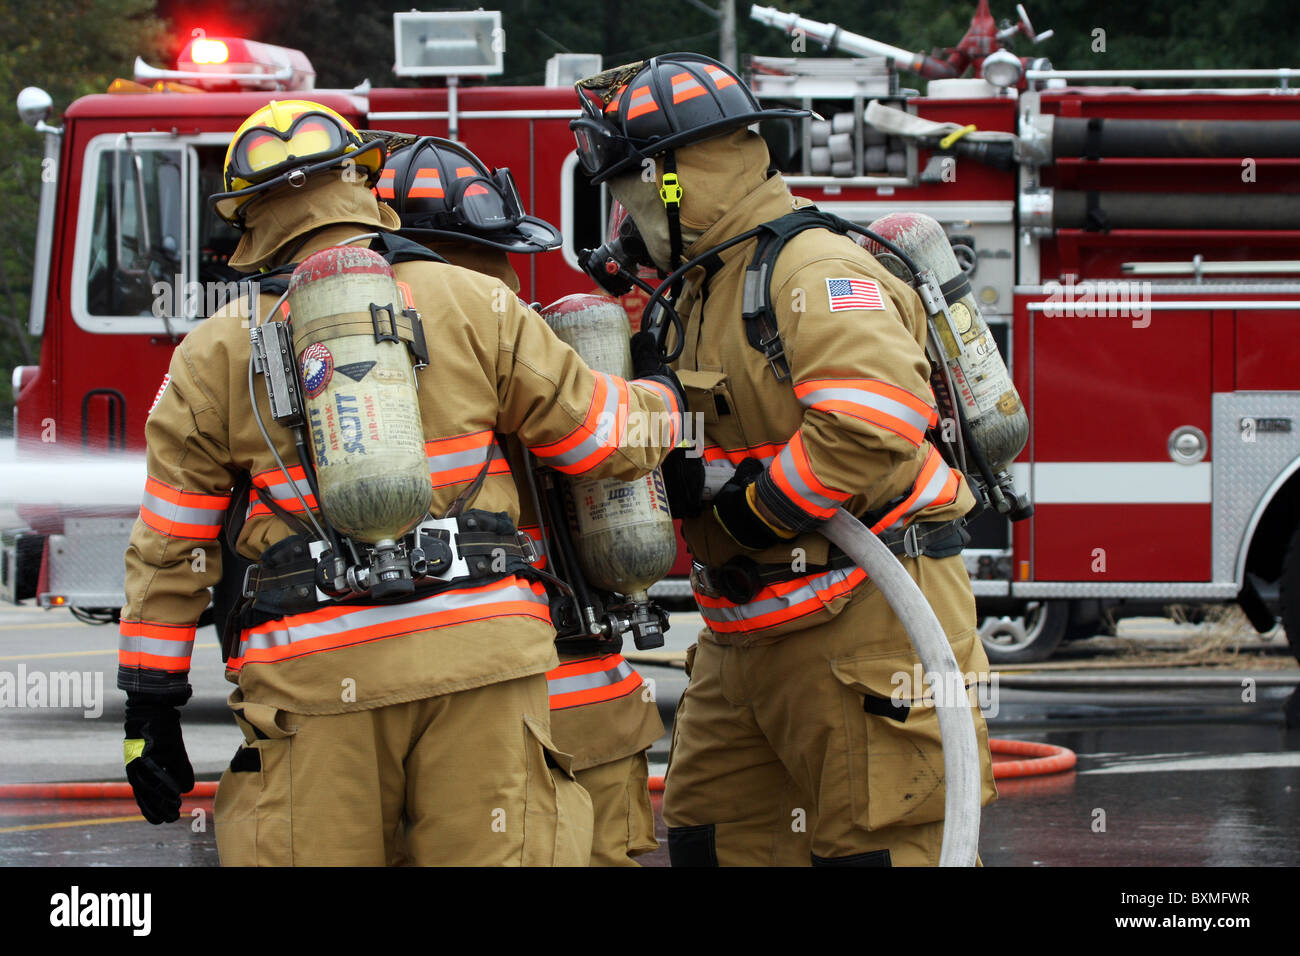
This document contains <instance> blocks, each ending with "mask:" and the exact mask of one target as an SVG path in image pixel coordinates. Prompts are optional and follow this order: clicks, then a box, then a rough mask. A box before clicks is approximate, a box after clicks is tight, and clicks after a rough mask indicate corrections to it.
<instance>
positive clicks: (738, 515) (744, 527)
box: [713, 458, 797, 551]
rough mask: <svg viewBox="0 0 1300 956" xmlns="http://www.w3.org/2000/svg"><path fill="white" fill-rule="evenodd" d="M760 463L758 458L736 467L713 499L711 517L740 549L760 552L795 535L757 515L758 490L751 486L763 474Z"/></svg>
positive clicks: (747, 459)
mask: <svg viewBox="0 0 1300 956" xmlns="http://www.w3.org/2000/svg"><path fill="white" fill-rule="evenodd" d="M763 471H764V468H763V463H762V462H761V461H759V460H758V459H757V458H746V459H745V460H744V461H742V462H741V463H740V464H739V465H738V466H737V467H736V473H735V474H734V475H732V476H731V479H730V480H729V481H728V482H727V483H726V484H725V485H723V486H722V488H721V489H720V490H719V491H718V493H717V494H716V495H714V496H713V517H715V518H716V519H717V520H718V524H720V525H722V530H723V531H725V532H727V534H729V535H731V538H732V540H734V541H735V542H736V543H737V544H738V545H740V546H741V547H742V548H747V549H749V550H750V551H762V550H763V549H764V548H770V547H771V546H772V545H774V544H779V543H780V542H782V541H789V540H791V539H792V538H794V537H795V536H796V534H797V532H795V531H787V530H785V529H783V528H779V527H777V526H776V525H774V524H772V522H771V521H769V520H768V519H766V518H764V517H763V515H762V513H761V512H760V511H759V505H758V499H757V498H756V497H755V492H756V491H757V490H758V489H757V487H756V486H755V484H754V482H755V481H757V480H758V476H759V475H761V474H763Z"/></svg>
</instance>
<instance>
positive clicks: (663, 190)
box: [659, 173, 682, 206]
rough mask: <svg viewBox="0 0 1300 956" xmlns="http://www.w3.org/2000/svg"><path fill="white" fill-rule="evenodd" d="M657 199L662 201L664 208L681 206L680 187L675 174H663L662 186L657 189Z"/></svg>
mask: <svg viewBox="0 0 1300 956" xmlns="http://www.w3.org/2000/svg"><path fill="white" fill-rule="evenodd" d="M659 198H660V199H662V200H663V203H664V205H665V206H680V205H681V204H682V187H681V183H679V182H678V181H677V174H676V173H664V184H663V185H662V186H660V187H659Z"/></svg>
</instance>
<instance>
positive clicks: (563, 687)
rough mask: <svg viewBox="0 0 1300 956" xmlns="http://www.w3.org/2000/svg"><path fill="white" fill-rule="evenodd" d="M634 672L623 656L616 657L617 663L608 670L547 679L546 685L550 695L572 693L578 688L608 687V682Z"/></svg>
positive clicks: (625, 677) (621, 678)
mask: <svg viewBox="0 0 1300 956" xmlns="http://www.w3.org/2000/svg"><path fill="white" fill-rule="evenodd" d="M633 673H635V672H634V671H633V670H632V665H631V664H629V663H628V662H627V661H626V660H624V659H623V658H621V657H620V658H619V659H618V664H616V665H615V666H613V667H611V668H610V669H609V670H604V671H592V672H591V673H590V674H575V675H574V676H573V677H560V678H558V679H556V680H548V681H547V682H546V686H547V688H548V689H549V691H550V695H551V696H552V697H554V696H556V695H557V694H572V693H573V692H574V691H579V690H595V689H596V688H597V687H608V686H609V685H610V684H617V683H618V682H619V681H621V680H626V679H627V678H629V677H631V676H632V674H633Z"/></svg>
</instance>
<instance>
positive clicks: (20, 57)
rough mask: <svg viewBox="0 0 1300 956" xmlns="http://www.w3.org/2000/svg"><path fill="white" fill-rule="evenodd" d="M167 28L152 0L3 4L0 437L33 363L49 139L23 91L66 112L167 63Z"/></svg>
mask: <svg viewBox="0 0 1300 956" xmlns="http://www.w3.org/2000/svg"><path fill="white" fill-rule="evenodd" d="M167 39H168V29H167V25H166V23H165V22H164V21H163V20H162V19H161V18H159V17H158V15H157V13H156V11H155V4H154V3H153V2H152V0H39V2H37V0H5V2H4V3H3V4H0V92H2V93H3V94H4V99H5V101H6V103H7V108H5V109H0V142H3V143H4V144H5V149H4V150H3V152H2V153H0V369H2V370H3V371H4V379H3V382H2V383H0V429H2V430H3V431H4V432H6V433H7V432H8V430H9V428H10V427H11V425H12V421H13V414H12V408H13V397H12V395H11V394H10V389H11V385H10V375H9V370H11V369H12V368H14V367H15V366H17V365H32V364H35V361H36V347H37V346H36V343H35V341H34V340H33V339H32V338H31V336H29V335H28V334H27V315H28V308H29V303H30V301H31V282H32V257H33V251H34V249H35V245H36V210H37V205H38V202H39V199H40V192H41V172H42V170H41V163H42V160H43V159H44V157H45V147H44V143H43V142H42V137H41V136H40V135H38V134H36V133H34V132H33V131H32V130H30V129H28V128H27V127H26V126H24V125H23V123H22V122H21V121H20V120H19V119H18V113H17V111H16V110H15V109H14V108H13V103H14V99H15V97H17V95H18V91H19V90H21V89H22V88H23V87H25V86H39V87H41V88H42V89H44V90H45V91H46V92H47V93H49V94H50V96H51V97H52V98H53V99H54V116H53V117H51V119H50V123H51V125H59V122H60V121H59V118H58V117H59V112H60V111H61V110H62V109H65V108H66V107H67V106H68V105H69V104H70V103H72V101H73V100H75V99H76V98H77V97H79V96H84V95H85V94H87V93H96V92H99V93H102V92H103V91H104V89H105V88H106V87H107V86H108V84H109V83H110V82H111V81H112V79H113V78H114V77H116V76H123V75H130V69H131V64H132V63H133V62H134V60H135V57H136V55H137V54H139V55H142V56H145V57H152V56H160V55H162V53H163V51H164V50H165V49H166V45H167Z"/></svg>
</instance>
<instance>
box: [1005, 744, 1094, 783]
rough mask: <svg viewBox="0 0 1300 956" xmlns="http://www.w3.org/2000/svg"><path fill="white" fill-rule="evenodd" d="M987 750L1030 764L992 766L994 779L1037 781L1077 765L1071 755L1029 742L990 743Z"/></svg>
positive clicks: (1014, 763)
mask: <svg viewBox="0 0 1300 956" xmlns="http://www.w3.org/2000/svg"><path fill="white" fill-rule="evenodd" d="M989 750H991V751H992V752H993V753H995V754H1006V755H1014V756H1017V757H1032V758H1034V759H1032V760H1002V761H995V762H994V764H993V779H994V780H1006V779H1009V778H1012V777H1040V776H1043V775H1044V774H1049V773H1060V772H1061V771H1063V770H1069V769H1070V768H1071V767H1073V766H1074V765H1075V763H1076V762H1078V759H1079V758H1078V757H1076V756H1075V754H1074V751H1073V750H1070V749H1069V748H1067V747H1056V746H1053V745H1052V744H1035V743H1030V742H1029V741H1028V740H999V739H997V738H990V739H989Z"/></svg>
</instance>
